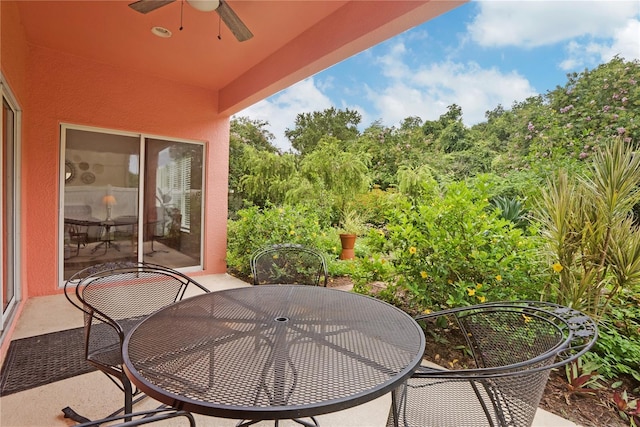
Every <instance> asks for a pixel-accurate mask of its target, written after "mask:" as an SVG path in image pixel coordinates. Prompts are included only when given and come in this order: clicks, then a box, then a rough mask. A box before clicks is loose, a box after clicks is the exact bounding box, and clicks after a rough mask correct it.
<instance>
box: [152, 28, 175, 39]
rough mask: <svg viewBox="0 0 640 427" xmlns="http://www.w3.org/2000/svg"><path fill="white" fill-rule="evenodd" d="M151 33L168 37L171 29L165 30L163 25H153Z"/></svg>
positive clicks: (164, 37)
mask: <svg viewBox="0 0 640 427" xmlns="http://www.w3.org/2000/svg"><path fill="white" fill-rule="evenodd" d="M151 33H153V35H156V36H158V37H162V38H163V39H168V38H169V37H171V35H172V34H171V31H169V30H167V29H166V28H164V27H153V28H152V29H151Z"/></svg>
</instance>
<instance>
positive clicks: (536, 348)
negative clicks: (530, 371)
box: [457, 307, 565, 368]
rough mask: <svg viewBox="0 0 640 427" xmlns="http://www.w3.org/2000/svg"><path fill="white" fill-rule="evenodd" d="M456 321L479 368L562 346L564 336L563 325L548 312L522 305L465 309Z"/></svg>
mask: <svg viewBox="0 0 640 427" xmlns="http://www.w3.org/2000/svg"><path fill="white" fill-rule="evenodd" d="M457 321H458V324H459V325H460V328H461V330H462V331H463V333H464V335H465V336H466V337H467V339H468V341H469V347H470V349H471V351H472V353H473V355H474V357H475V361H476V365H477V366H478V368H495V367H500V366H507V365H512V364H514V363H521V362H526V361H529V360H531V359H534V358H536V357H538V356H540V355H542V354H546V353H548V352H549V351H551V350H553V349H554V348H557V347H559V346H560V345H562V343H563V342H564V339H565V337H564V336H563V334H562V330H561V329H560V326H559V325H557V324H556V323H555V322H553V321H552V320H551V319H548V317H547V316H540V315H539V314H537V313H535V312H534V313H531V312H529V313H528V314H526V313H523V312H522V310H519V309H510V308H506V307H501V308H497V309H495V310H475V311H473V310H472V311H464V312H460V313H459V314H458V316H457ZM551 359H552V360H551V362H553V358H551Z"/></svg>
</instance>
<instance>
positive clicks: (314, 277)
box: [251, 243, 328, 286]
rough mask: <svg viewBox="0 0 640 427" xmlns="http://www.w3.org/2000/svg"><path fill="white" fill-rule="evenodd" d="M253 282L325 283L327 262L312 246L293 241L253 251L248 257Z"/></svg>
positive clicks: (255, 283) (320, 284)
mask: <svg viewBox="0 0 640 427" xmlns="http://www.w3.org/2000/svg"><path fill="white" fill-rule="evenodd" d="M251 274H252V275H253V284H254V285H266V284H290V285H296V284H300V285H311V286H327V280H328V273H327V263H326V261H325V259H324V256H322V254H321V253H320V252H318V251H316V250H315V249H312V248H309V247H306V246H303V245H298V244H292V243H284V244H277V245H271V246H267V247H264V248H262V249H259V250H258V251H256V252H255V253H254V254H253V255H252V257H251Z"/></svg>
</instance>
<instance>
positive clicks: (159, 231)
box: [144, 138, 203, 268]
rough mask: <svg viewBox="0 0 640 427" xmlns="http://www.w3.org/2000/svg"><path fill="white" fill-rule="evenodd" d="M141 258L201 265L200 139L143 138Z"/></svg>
mask: <svg viewBox="0 0 640 427" xmlns="http://www.w3.org/2000/svg"><path fill="white" fill-rule="evenodd" d="M145 160H146V161H145V166H146V167H145V171H146V173H145V190H146V191H145V203H144V205H145V210H144V223H145V236H144V242H145V251H144V261H147V262H153V263H157V264H162V265H167V266H170V267H173V268H178V267H189V266H194V265H200V263H201V262H200V260H201V240H202V238H201V229H202V227H201V222H202V209H201V206H202V178H203V176H202V164H203V147H202V145H197V144H190V143H183V142H173V141H164V140H159V139H151V138H147V139H146V146H145Z"/></svg>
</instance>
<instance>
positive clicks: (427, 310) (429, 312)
mask: <svg viewBox="0 0 640 427" xmlns="http://www.w3.org/2000/svg"><path fill="white" fill-rule="evenodd" d="M422 313H423V314H431V310H430V309H428V308H425V309H424V311H423V312H422Z"/></svg>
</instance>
